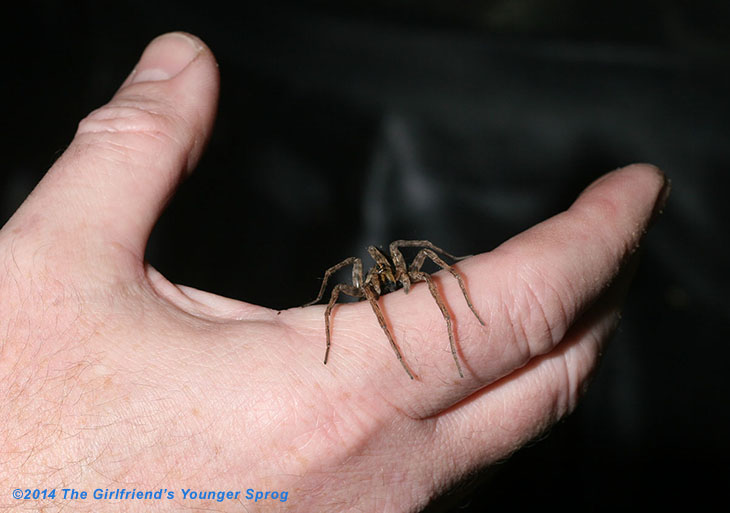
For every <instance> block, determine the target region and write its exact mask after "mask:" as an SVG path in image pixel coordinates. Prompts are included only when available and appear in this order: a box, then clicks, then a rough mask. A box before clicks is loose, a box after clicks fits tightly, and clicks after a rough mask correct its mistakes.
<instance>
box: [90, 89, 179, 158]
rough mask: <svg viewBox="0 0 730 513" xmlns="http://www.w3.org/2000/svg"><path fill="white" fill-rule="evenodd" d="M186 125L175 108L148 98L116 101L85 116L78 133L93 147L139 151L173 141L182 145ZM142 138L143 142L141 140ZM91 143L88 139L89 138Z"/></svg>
mask: <svg viewBox="0 0 730 513" xmlns="http://www.w3.org/2000/svg"><path fill="white" fill-rule="evenodd" d="M184 126H185V124H184V123H183V122H182V119H181V118H180V116H179V115H178V114H176V113H175V110H174V108H172V107H171V106H170V105H167V104H165V103H164V102H161V101H158V100H151V99H149V98H134V99H121V100H115V101H113V102H112V103H110V104H108V105H105V106H104V107H101V108H99V109H97V110H95V111H93V112H91V113H90V114H89V115H88V116H86V117H85V118H84V119H83V120H82V121H81V122H80V123H79V126H78V129H77V132H76V135H77V137H78V138H81V139H82V140H83V139H85V138H91V139H92V141H93V142H92V144H102V145H105V144H106V145H113V146H115V148H116V149H119V148H124V147H128V148H137V147H139V146H140V143H141V142H142V141H143V142H142V144H144V145H145V147H147V146H146V145H150V144H151V145H152V146H153V147H157V146H166V145H169V144H170V143H171V142H172V143H175V144H176V145H178V146H183V144H182V142H181V141H184V140H185V139H184V137H183V133H182V129H183V128H184ZM140 139H142V141H140ZM87 140H88V139H87Z"/></svg>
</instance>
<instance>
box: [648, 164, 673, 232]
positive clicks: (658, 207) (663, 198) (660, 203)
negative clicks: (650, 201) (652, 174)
mask: <svg viewBox="0 0 730 513" xmlns="http://www.w3.org/2000/svg"><path fill="white" fill-rule="evenodd" d="M663 177H664V185H662V190H660V191H659V194H658V195H657V199H656V203H655V204H654V210H653V211H652V213H651V219H650V220H649V225H653V224H654V223H655V222H656V220H657V218H658V217H659V216H660V215H661V214H662V213H663V212H664V206H665V205H666V204H667V199H669V194H670V193H671V192H672V181H671V180H670V179H669V178H667V177H666V176H665V175H663Z"/></svg>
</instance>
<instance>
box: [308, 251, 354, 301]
mask: <svg viewBox="0 0 730 513" xmlns="http://www.w3.org/2000/svg"><path fill="white" fill-rule="evenodd" d="M350 264H352V265H353V267H352V284H353V285H354V286H355V287H358V288H359V287H360V286H361V285H362V261H361V260H360V259H359V258H357V257H350V258H345V259H344V260H343V261H342V262H340V263H339V264H336V265H333V266H332V267H330V268H329V269H327V270H326V271H325V273H324V278H322V286H321V287H320V289H319V294H317V297H316V298H315V300H314V301H310V302H309V303H307V304H306V305H302V308H304V307H305V306H311V305H313V304H314V303H319V300H320V299H322V296H324V291H325V289H327V280H329V279H330V276H332V275H333V274H334V273H336V272H337V271H339V270H340V269H342V268H343V267H346V266H348V265H350ZM358 268H359V269H360V272H359V273H357V269H358ZM356 273H357V277H358V278H357V279H356V277H355V275H356ZM358 280H359V281H358ZM359 297H362V296H359Z"/></svg>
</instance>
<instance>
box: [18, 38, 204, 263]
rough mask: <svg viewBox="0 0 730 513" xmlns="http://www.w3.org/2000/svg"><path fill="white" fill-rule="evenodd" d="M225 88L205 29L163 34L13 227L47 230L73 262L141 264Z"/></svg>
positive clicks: (86, 123)
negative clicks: (201, 34)
mask: <svg viewBox="0 0 730 513" xmlns="http://www.w3.org/2000/svg"><path fill="white" fill-rule="evenodd" d="M217 98H218V71H217V66H216V63H215V59H214V58H213V55H212V54H211V52H210V50H208V48H207V47H206V46H205V45H204V44H203V43H202V42H201V41H200V40H199V39H197V38H195V37H193V36H190V35H188V34H183V33H170V34H165V35H163V36H160V37H158V38H156V39H155V40H153V41H152V42H151V43H150V44H149V45H148V46H147V48H146V49H145V51H144V53H143V55H142V57H141V59H140V61H139V63H138V64H137V66H136V67H135V69H134V71H133V72H132V74H131V75H130V76H129V77H128V78H127V80H126V81H125V82H124V84H122V87H121V88H120V89H119V90H118V91H117V93H116V94H115V95H114V97H113V98H112V100H111V101H110V102H109V103H108V104H107V105H105V106H103V107H101V108H100V109H97V110H96V111H94V112H92V113H91V114H90V115H89V116H87V117H86V119H84V120H83V121H81V123H80V124H79V127H78V131H77V133H76V136H75V137H74V140H73V141H72V143H71V144H70V146H69V147H68V149H67V150H66V152H65V153H64V154H63V155H62V156H61V158H60V159H59V160H58V161H57V162H56V163H55V164H54V165H53V167H52V168H51V169H50V171H49V172H48V173H47V174H46V176H45V177H44V178H43V180H42V181H41V182H40V183H39V184H38V186H37V187H36V189H35V190H34V191H33V193H32V194H31V195H30V196H29V198H28V199H27V200H26V202H25V203H24V204H23V205H22V206H21V208H20V209H19V210H18V212H17V213H16V214H15V216H14V217H13V219H12V220H11V222H10V223H9V224H12V225H15V227H14V228H13V231H14V232H16V233H17V232H21V231H23V232H26V233H27V232H31V233H32V234H33V236H39V237H42V240H43V243H44V244H45V245H48V246H49V247H53V249H54V251H53V253H54V255H56V256H61V257H62V258H63V259H64V261H65V262H68V261H71V262H79V263H80V264H81V265H86V264H88V262H89V261H90V260H93V261H94V262H95V263H96V265H99V263H100V262H110V263H111V264H112V267H113V268H114V269H116V270H120V269H124V268H127V269H129V268H132V267H137V268H139V266H140V265H141V262H142V260H143V257H144V249H145V246H146V243H147V239H148V237H149V234H150V232H151V230H152V227H153V226H154V224H155V222H156V221H157V218H158V217H159V215H160V212H161V210H162V209H163V208H164V206H165V204H166V202H167V201H168V199H169V198H170V197H171V195H172V193H173V192H174V189H175V187H176V186H177V184H178V182H179V181H180V178H181V176H182V175H183V174H184V173H186V172H189V171H190V170H191V169H192V168H193V167H194V166H195V164H196V162H197V160H198V158H199V157H200V154H201V152H202V149H203V146H204V145H205V142H206V140H207V138H208V135H209V134H210V131H211V128H212V125H213V119H214V116H215V111H216V106H217ZM18 227H20V229H18ZM24 228H31V229H29V230H26V229H24ZM110 257H111V258H110ZM125 264H126V265H125Z"/></svg>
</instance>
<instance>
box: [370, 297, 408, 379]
mask: <svg viewBox="0 0 730 513" xmlns="http://www.w3.org/2000/svg"><path fill="white" fill-rule="evenodd" d="M362 291H363V292H364V294H365V297H366V298H367V300H368V303H370V306H371V307H372V309H373V312H375V317H377V318H378V323H379V324H380V327H381V328H382V329H383V331H384V332H385V336H386V337H388V342H390V347H392V348H393V351H394V352H395V356H396V357H397V358H398V361H399V362H400V364H401V365H402V366H403V368H404V369H405V370H406V374H408V377H409V378H411V379H413V373H412V372H411V370H410V369H409V368H408V367H407V366H406V362H405V361H404V360H403V355H402V354H401V352H400V350H399V349H398V346H397V345H395V340H393V336H392V335H391V334H390V330H389V329H388V325H387V324H386V323H385V317H384V316H383V312H382V310H381V309H380V307H379V306H378V297H377V296H376V295H375V292H373V290H372V289H371V288H370V287H369V286H365V287H363V288H362Z"/></svg>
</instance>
